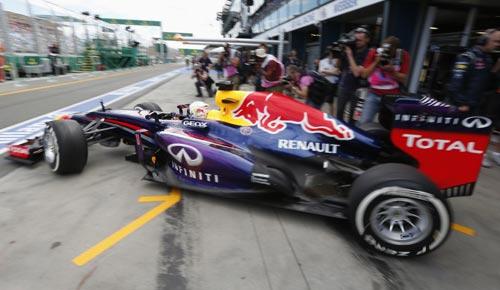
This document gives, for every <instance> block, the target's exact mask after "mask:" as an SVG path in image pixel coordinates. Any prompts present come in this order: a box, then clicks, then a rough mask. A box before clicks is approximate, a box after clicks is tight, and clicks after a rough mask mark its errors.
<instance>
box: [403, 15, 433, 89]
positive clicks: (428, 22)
mask: <svg viewBox="0 0 500 290" xmlns="http://www.w3.org/2000/svg"><path fill="white" fill-rule="evenodd" d="M436 12H437V8H436V7H435V6H429V8H427V13H426V16H425V21H424V26H423V29H422V34H421V36H420V41H419V43H420V46H419V47H418V49H417V55H416V56H415V63H414V67H413V70H412V73H411V75H410V79H409V82H408V91H409V92H410V93H412V94H415V93H416V92H417V90H418V84H419V79H420V73H421V71H422V65H423V64H424V59H425V54H426V53H427V47H428V46H429V41H430V38H431V29H430V27H431V26H432V25H433V24H434V19H435V18H436Z"/></svg>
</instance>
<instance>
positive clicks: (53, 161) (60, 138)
mask: <svg viewBox="0 0 500 290" xmlns="http://www.w3.org/2000/svg"><path fill="white" fill-rule="evenodd" d="M43 141H44V142H43V143H44V145H43V146H44V155H45V162H47V164H49V166H50V168H51V169H52V171H53V172H56V173H58V174H72V173H80V172H82V170H83V168H84V167H85V165H86V164H87V156H88V147H87V140H86V138H85V135H84V133H83V130H82V127H81V126H80V124H79V123H78V122H77V121H74V120H57V121H53V122H50V123H49V124H48V126H47V128H46V129H45V132H44V136H43Z"/></svg>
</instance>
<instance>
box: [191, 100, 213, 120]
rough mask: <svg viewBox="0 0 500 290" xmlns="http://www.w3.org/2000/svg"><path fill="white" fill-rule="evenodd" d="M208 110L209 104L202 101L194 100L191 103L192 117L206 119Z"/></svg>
mask: <svg viewBox="0 0 500 290" xmlns="http://www.w3.org/2000/svg"><path fill="white" fill-rule="evenodd" d="M208 111H209V108H208V104H207V103H205V102H202V101H194V102H192V103H191V104H190V105H189V113H190V117H192V118H199V119H206V118H207V115H208Z"/></svg>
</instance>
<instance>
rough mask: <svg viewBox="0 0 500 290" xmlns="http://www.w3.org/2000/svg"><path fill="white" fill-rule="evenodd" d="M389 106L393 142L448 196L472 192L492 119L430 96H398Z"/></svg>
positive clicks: (487, 141)
mask: <svg viewBox="0 0 500 290" xmlns="http://www.w3.org/2000/svg"><path fill="white" fill-rule="evenodd" d="M387 108H389V109H390V111H391V112H392V124H391V140H392V143H393V144H394V145H395V146H396V147H398V148H400V149H401V150H402V151H404V152H406V153H407V154H409V155H411V156H412V157H413V158H415V159H416V160H417V161H418V163H419V169H420V170H421V171H422V172H423V173H425V174H426V175H427V176H428V177H429V178H430V179H431V180H432V181H434V183H435V184H436V185H437V186H438V187H439V188H440V189H441V191H442V192H443V194H444V195H445V196H446V197H454V196H466V195H471V194H472V193H473V190H474V185H475V183H476V181H477V178H478V176H479V171H480V169H481V162H482V160H483V155H484V154H485V153H486V150H487V148H488V143H489V137H490V133H491V129H492V121H491V120H490V119H489V118H487V117H484V116H479V115H476V114H469V113H463V112H459V111H458V110H457V109H456V108H455V107H453V106H450V105H447V104H445V103H442V102H439V101H436V100H433V99H431V98H427V97H424V98H422V99H409V98H400V99H396V100H393V101H392V104H391V105H389V106H387Z"/></svg>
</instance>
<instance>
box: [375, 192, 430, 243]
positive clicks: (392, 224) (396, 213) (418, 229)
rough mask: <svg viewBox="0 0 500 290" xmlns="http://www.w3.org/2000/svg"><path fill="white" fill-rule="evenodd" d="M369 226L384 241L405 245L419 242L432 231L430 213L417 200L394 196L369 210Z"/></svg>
mask: <svg viewBox="0 0 500 290" xmlns="http://www.w3.org/2000/svg"><path fill="white" fill-rule="evenodd" d="M369 219H370V220H369V221H370V227H371V229H372V231H373V233H374V234H375V235H376V236H378V237H379V238H380V239H382V240H383V241H384V242H386V243H390V244H393V245H400V246H407V245H413V244H416V243H419V242H421V241H422V240H424V239H425V238H426V237H428V236H429V235H430V233H431V231H432V226H433V220H432V214H431V212H430V211H429V209H428V207H427V206H426V205H425V204H423V203H422V202H421V201H419V200H415V199H410V198H402V197H395V198H389V199H386V200H383V201H381V202H380V203H379V204H377V205H376V206H375V207H374V208H373V210H372V211H371V214H370V217H369Z"/></svg>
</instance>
